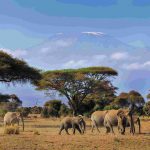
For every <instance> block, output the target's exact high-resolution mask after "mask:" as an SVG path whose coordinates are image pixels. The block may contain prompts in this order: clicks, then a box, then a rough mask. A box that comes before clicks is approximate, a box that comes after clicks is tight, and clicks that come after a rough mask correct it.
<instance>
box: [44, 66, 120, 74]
mask: <svg viewBox="0 0 150 150" xmlns="http://www.w3.org/2000/svg"><path fill="white" fill-rule="evenodd" d="M47 73H48V74H50V73H52V74H54V73H56V74H64V73H66V74H72V73H74V74H75V73H81V74H104V75H112V76H113V75H114V76H116V75H118V73H117V71H116V70H114V69H112V68H110V67H87V68H79V69H63V70H50V71H47V72H45V74H47Z"/></svg>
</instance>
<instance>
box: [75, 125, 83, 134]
mask: <svg viewBox="0 0 150 150" xmlns="http://www.w3.org/2000/svg"><path fill="white" fill-rule="evenodd" d="M76 128H77V130H78V131H79V133H80V134H83V132H82V130H81V129H80V127H78V126H77V127H76Z"/></svg>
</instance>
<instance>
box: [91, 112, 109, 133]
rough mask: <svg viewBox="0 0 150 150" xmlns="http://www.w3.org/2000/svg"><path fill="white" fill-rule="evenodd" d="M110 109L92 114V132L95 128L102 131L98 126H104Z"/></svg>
mask: <svg viewBox="0 0 150 150" xmlns="http://www.w3.org/2000/svg"><path fill="white" fill-rule="evenodd" d="M107 112H108V111H95V112H93V113H92V115H91V121H92V123H91V125H92V130H91V131H92V132H93V130H94V128H96V129H97V131H98V132H100V130H99V128H98V127H102V126H104V118H105V115H106V114H107Z"/></svg>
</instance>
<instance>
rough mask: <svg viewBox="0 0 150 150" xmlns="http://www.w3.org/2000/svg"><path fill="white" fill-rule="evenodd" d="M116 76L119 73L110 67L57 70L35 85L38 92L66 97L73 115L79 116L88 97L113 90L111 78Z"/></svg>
mask: <svg viewBox="0 0 150 150" xmlns="http://www.w3.org/2000/svg"><path fill="white" fill-rule="evenodd" d="M116 75H117V72H116V71H115V70H114V69H112V68H108V67H88V68H80V69H65V70H55V71H47V72H44V73H43V74H42V79H41V80H40V81H39V82H37V83H36V84H35V85H36V86H37V87H38V88H37V89H38V90H45V91H46V92H47V93H51V92H52V91H57V92H59V94H61V95H63V96H65V97H66V98H67V99H68V104H69V106H70V108H71V109H72V110H73V115H77V114H78V113H79V112H80V106H81V104H82V102H83V100H84V99H85V98H86V96H87V95H89V94H92V93H94V92H95V91H97V90H99V91H100V90H104V89H109V88H111V87H112V84H111V82H110V80H109V78H110V77H112V76H116Z"/></svg>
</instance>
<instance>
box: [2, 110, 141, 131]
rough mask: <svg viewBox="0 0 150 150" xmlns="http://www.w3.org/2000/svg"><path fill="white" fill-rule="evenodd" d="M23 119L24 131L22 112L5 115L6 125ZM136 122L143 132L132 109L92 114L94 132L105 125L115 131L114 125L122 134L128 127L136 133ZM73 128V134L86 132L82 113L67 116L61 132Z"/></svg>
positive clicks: (109, 129) (61, 126) (107, 128)
mask: <svg viewBox="0 0 150 150" xmlns="http://www.w3.org/2000/svg"><path fill="white" fill-rule="evenodd" d="M20 119H21V120H22V123H23V131H24V120H23V117H22V115H21V114H20V113H17V112H7V113H6V114H5V116H4V126H6V125H14V124H16V123H17V124H18V125H19V120H20ZM135 123H137V124H138V126H139V133H141V124H140V119H139V117H135V116H133V115H132V113H131V111H129V110H127V109H119V110H107V111H95V112H93V113H92V115H91V125H92V129H91V131H92V132H93V130H94V128H96V129H97V131H98V132H100V130H99V127H102V126H104V127H105V128H106V133H109V132H112V133H114V130H113V127H114V126H116V127H118V132H119V133H120V134H125V129H126V127H130V133H131V134H134V133H135V125H134V124H135ZM69 128H72V131H73V134H75V132H76V130H78V132H79V133H80V134H84V132H85V130H86V122H85V120H84V117H83V116H82V115H79V116H76V117H65V118H63V120H62V121H61V123H60V129H59V134H61V132H62V131H63V130H65V131H66V133H67V134H69V132H68V129H69Z"/></svg>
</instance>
